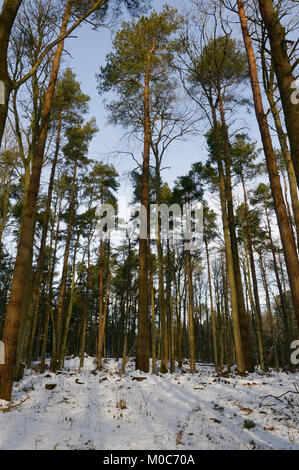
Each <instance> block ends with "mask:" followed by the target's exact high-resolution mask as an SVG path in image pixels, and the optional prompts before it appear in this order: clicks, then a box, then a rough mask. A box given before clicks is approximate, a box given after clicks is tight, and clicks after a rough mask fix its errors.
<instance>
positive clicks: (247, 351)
mask: <svg viewBox="0 0 299 470" xmlns="http://www.w3.org/2000/svg"><path fill="white" fill-rule="evenodd" d="M219 109H220V116H221V124H222V133H223V138H224V162H225V194H226V200H227V214H228V225H229V234H230V242H231V247H232V257H233V267H234V273H235V282H236V290H237V302H238V312H239V323H240V333H241V339H242V349H243V358H244V364H245V368H246V370H247V371H248V372H253V364H252V358H251V345H250V329H249V319H248V316H247V312H246V308H245V302H244V293H243V287H242V277H241V271H240V260H239V252H238V243H237V237H236V227H235V216H234V209H233V195H232V183H231V169H230V166H231V165H230V156H229V136H228V130H227V125H226V120H225V115H224V109H223V101H222V96H221V95H220V93H219Z"/></svg>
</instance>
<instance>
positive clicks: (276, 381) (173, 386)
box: [0, 358, 299, 450]
mask: <svg viewBox="0 0 299 470" xmlns="http://www.w3.org/2000/svg"><path fill="white" fill-rule="evenodd" d="M120 366H121V362H119V363H117V362H116V361H114V360H112V359H109V360H108V359H107V360H104V369H103V370H102V371H101V372H95V371H94V369H95V362H94V359H92V358H86V360H85V366H84V370H83V371H81V372H79V371H78V368H79V359H78V358H74V359H70V360H67V361H66V363H65V369H64V370H63V371H60V372H59V373H57V374H53V373H50V372H49V371H46V372H45V373H44V374H43V375H39V374H38V373H37V372H35V371H34V370H33V371H31V370H27V371H26V373H25V376H24V378H23V380H22V381H21V382H20V383H19V384H17V385H16V386H15V388H14V392H13V403H10V404H8V403H7V402H4V401H0V449H57V450H58V449H105V450H110V449H111V450H112V449H118V450H123V449H125V450H138V449H146V450H164V449H165V450H196V449H299V425H298V424H299V394H298V393H293V394H292V393H286V394H285V395H283V396H281V395H282V394H284V393H285V392H287V391H296V387H297V390H299V374H285V373H280V374H277V373H275V372H271V373H269V374H265V375H260V374H258V373H254V374H250V375H248V376H247V377H237V376H235V375H230V376H229V377H218V376H217V375H216V373H215V372H214V370H213V368H212V367H209V366H206V365H204V364H198V365H197V373H196V374H190V373H188V370H187V365H185V371H183V372H184V373H182V372H181V371H177V372H176V373H175V374H165V375H163V376H162V375H160V374H157V375H152V374H143V373H140V372H136V371H135V370H134V364H133V362H130V363H129V364H128V367H127V373H126V375H125V376H123V375H121V374H120V372H119V370H120ZM136 378H137V380H136ZM49 384H56V386H55V388H53V389H52V390H49V387H48V388H45V386H46V385H49ZM267 395H273V396H272V397H271V396H269V397H266V396H267ZM280 396H281V398H280V399H277V398H276V397H280ZM24 400H25V401H24ZM22 402H23V403H22ZM11 405H19V406H15V407H13V408H11ZM251 426H252V427H251Z"/></svg>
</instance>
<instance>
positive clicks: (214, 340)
mask: <svg viewBox="0 0 299 470" xmlns="http://www.w3.org/2000/svg"><path fill="white" fill-rule="evenodd" d="M205 248H206V258H207V268H208V282H209V292H210V310H211V320H212V338H213V352H214V362H215V369H216V371H218V367H219V364H218V351H217V336H216V324H215V323H216V322H215V311H214V302H213V290H212V279H211V268H210V254H209V248H208V243H207V240H206V239H205Z"/></svg>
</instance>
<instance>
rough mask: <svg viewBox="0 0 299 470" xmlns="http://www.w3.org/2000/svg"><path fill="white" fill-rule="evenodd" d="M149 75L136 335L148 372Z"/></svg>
mask: <svg viewBox="0 0 299 470" xmlns="http://www.w3.org/2000/svg"><path fill="white" fill-rule="evenodd" d="M149 84H150V75H149V72H148V71H147V72H146V79H145V87H144V103H143V107H144V149H143V167H142V177H141V204H142V205H143V207H144V208H145V211H146V213H145V214H141V222H140V225H141V226H142V227H141V230H142V228H143V229H144V228H145V226H147V230H146V232H147V238H143V237H142V236H141V237H140V240H139V276H138V291H139V295H138V335H137V351H136V369H139V370H141V371H143V372H149V319H148V250H149V246H148V245H149V236H148V235H149V231H150V227H149V159H150V147H151V121H150V103H149Z"/></svg>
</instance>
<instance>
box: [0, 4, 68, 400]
mask: <svg viewBox="0 0 299 470" xmlns="http://www.w3.org/2000/svg"><path fill="white" fill-rule="evenodd" d="M69 17H70V3H69V2H68V3H67V7H66V10H65V13H64V18H63V22H62V26H61V30H60V35H62V34H63V33H64V32H65V31H66V28H67V24H68V21H69ZM62 51H63V41H61V42H60V43H59V45H58V47H57V50H56V53H55V56H54V59H53V65H52V70H51V76H50V81H49V85H48V89H47V91H46V93H45V98H44V105H43V111H42V118H41V132H40V135H39V139H38V142H37V145H36V151H35V154H34V157H33V166H32V174H31V178H30V186H29V190H28V197H27V201H26V207H24V210H23V212H22V221H21V228H20V236H19V243H18V249H17V256H16V262H15V268H14V274H13V279H12V285H11V293H10V299H9V303H8V306H7V314H6V320H5V326H4V333H3V342H4V344H5V357H6V361H5V364H4V365H3V366H0V375H1V392H0V397H1V398H2V399H5V400H9V399H10V396H11V390H12V380H13V371H14V366H15V359H16V351H17V342H18V335H19V327H20V319H21V314H22V304H23V302H24V296H25V295H27V294H28V292H24V291H25V290H26V289H24V287H25V286H26V273H27V271H28V266H29V265H30V263H31V253H32V244H33V234H34V228H35V214H36V207H37V197H38V191H39V185H40V176H41V170H42V164H43V157H44V150H45V145H46V140H47V136H48V128H49V123H50V116H51V109H52V102H53V96H54V91H55V85H56V82H57V76H58V70H59V66H60V60H61V55H62Z"/></svg>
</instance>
